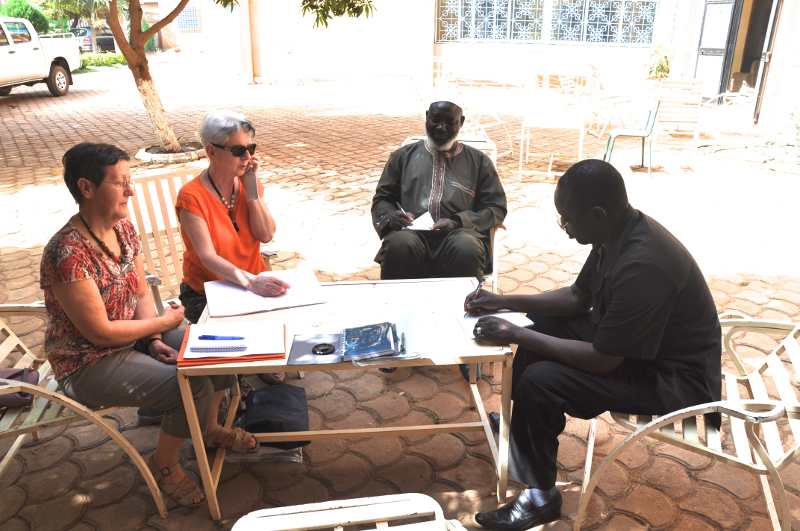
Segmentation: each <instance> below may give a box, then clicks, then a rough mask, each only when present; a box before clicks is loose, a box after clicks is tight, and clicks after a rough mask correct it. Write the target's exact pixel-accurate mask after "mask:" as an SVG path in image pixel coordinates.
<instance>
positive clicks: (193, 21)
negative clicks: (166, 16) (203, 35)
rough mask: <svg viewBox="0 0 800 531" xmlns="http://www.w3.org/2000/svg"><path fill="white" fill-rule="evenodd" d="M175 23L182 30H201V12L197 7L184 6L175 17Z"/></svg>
mask: <svg viewBox="0 0 800 531" xmlns="http://www.w3.org/2000/svg"><path fill="white" fill-rule="evenodd" d="M175 23H176V24H178V29H179V30H180V31H200V12H199V11H198V10H197V8H196V7H184V8H183V11H181V12H180V13H179V14H178V16H177V17H175Z"/></svg>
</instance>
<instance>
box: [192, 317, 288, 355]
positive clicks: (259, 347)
mask: <svg viewBox="0 0 800 531" xmlns="http://www.w3.org/2000/svg"><path fill="white" fill-rule="evenodd" d="M204 334H205V335H210V336H239V337H244V339H243V340H235V341H224V340H223V341H219V340H202V339H197V338H198V337H199V336H201V335H204ZM242 344H243V345H244V346H245V349H244V350H241V349H231V350H225V348H224V347H226V346H231V345H242ZM198 346H199V347H216V348H214V350H213V351H210V352H198V351H195V350H193V349H194V348H196V347H198ZM284 352H286V337H285V334H284V326H283V323H279V322H275V321H262V322H247V323H204V324H195V325H192V326H190V327H189V339H188V340H187V343H186V349H185V351H184V353H183V358H184V359H197V358H224V357H227V356H232V357H239V356H252V355H257V354H282V353H284Z"/></svg>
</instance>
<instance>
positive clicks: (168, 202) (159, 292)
mask: <svg viewBox="0 0 800 531" xmlns="http://www.w3.org/2000/svg"><path fill="white" fill-rule="evenodd" d="M199 173H200V170H199V169H198V168H193V169H187V170H180V171H174V172H168V173H158V174H155V175H148V176H143V177H135V178H134V179H133V181H132V184H133V187H134V195H133V197H132V198H131V199H132V202H133V214H132V218H133V219H132V220H131V221H132V222H133V223H134V225H135V226H136V230H137V231H138V232H139V237H140V238H141V239H142V254H143V256H144V267H145V269H146V270H147V272H148V273H150V274H151V275H153V276H154V277H155V279H154V278H150V277H149V278H148V281H149V282H151V285H153V283H155V286H153V296H154V298H156V297H157V300H156V301H155V302H156V307H157V308H159V309H160V308H161V307H162V306H163V305H162V304H161V299H162V298H170V297H176V296H177V295H178V292H179V289H180V284H181V279H182V278H183V268H182V267H181V260H182V259H183V250H184V248H183V241H182V240H181V233H180V226H179V224H178V218H177V216H176V215H175V203H176V202H177V200H178V190H180V188H181V187H182V186H183V185H185V184H186V183H188V182H189V180H190V179H192V178H194V176H195V175H197V174H199ZM156 286H157V287H156Z"/></svg>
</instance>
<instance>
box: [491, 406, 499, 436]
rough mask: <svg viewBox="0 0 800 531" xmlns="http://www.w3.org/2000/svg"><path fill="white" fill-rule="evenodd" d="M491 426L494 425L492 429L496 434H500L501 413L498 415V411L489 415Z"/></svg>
mask: <svg viewBox="0 0 800 531" xmlns="http://www.w3.org/2000/svg"><path fill="white" fill-rule="evenodd" d="M489 424H491V425H492V429H493V430H494V431H495V433H499V432H500V413H497V412H496V411H492V412H491V413H489Z"/></svg>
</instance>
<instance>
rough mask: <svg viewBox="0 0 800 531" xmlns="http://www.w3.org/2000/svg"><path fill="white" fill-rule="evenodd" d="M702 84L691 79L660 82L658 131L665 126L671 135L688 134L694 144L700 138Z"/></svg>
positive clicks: (697, 80)
mask: <svg viewBox="0 0 800 531" xmlns="http://www.w3.org/2000/svg"><path fill="white" fill-rule="evenodd" d="M702 86H703V82H702V81H700V80H699V79H692V78H667V79H665V80H663V81H662V82H661V96H660V97H659V103H660V109H659V112H658V130H659V131H660V130H663V129H664V128H665V126H666V127H667V130H668V131H669V132H671V133H678V134H689V132H688V131H686V129H687V128H691V130H692V131H691V132H692V134H693V136H694V143H695V145H697V141H698V139H699V138H700V107H701V106H702V103H703V94H702Z"/></svg>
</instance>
